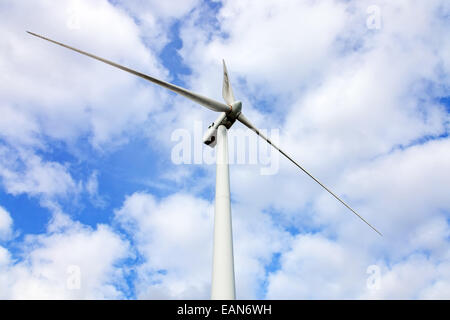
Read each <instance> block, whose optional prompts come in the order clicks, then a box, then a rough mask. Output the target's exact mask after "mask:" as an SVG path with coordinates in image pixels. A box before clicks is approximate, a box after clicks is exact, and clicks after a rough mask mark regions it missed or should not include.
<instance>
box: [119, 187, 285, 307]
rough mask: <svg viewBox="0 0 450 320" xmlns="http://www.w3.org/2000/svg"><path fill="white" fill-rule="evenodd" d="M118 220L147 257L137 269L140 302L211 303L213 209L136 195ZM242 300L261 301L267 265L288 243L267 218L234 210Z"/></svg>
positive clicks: (184, 198)
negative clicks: (154, 300) (181, 301)
mask: <svg viewBox="0 0 450 320" xmlns="http://www.w3.org/2000/svg"><path fill="white" fill-rule="evenodd" d="M116 220H117V221H118V222H119V223H120V224H122V226H124V228H125V229H126V230H127V232H128V233H129V234H130V236H131V237H133V239H134V243H135V244H136V248H137V250H138V252H139V254H140V255H142V257H143V258H144V262H143V264H142V265H139V266H138V267H137V270H138V278H137V279H136V283H135V285H136V289H137V292H136V295H137V297H138V298H165V299H169V298H172V299H173V298H175V299H180V298H185V299H199V298H201V299H208V298H209V296H210V282H211V266H212V240H213V234H212V230H213V206H212V205H211V204H210V203H208V202H206V201H205V200H202V199H199V198H195V197H192V196H189V195H187V194H173V195H171V196H169V197H167V198H164V199H162V200H160V201H157V200H156V199H155V198H154V197H153V196H152V195H151V194H146V193H135V194H133V195H131V196H129V197H128V198H127V199H126V201H125V202H124V205H123V206H122V208H120V209H119V210H118V211H116ZM233 233H234V241H235V243H234V255H235V263H236V267H235V272H236V283H237V285H236V286H237V295H238V298H243V299H245V298H255V297H257V296H258V294H259V288H260V286H262V282H263V280H264V278H265V275H266V274H265V269H264V266H265V265H267V264H269V263H270V262H271V259H272V255H273V254H274V253H275V252H277V251H279V250H281V248H282V247H283V245H282V242H284V241H286V239H285V235H283V233H281V232H279V231H277V230H274V225H273V222H272V221H271V219H270V217H269V216H267V215H264V216H261V214H260V213H259V212H256V211H254V210H252V209H251V208H246V207H241V206H239V205H238V204H237V205H236V206H235V207H233Z"/></svg>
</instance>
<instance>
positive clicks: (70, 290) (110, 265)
mask: <svg viewBox="0 0 450 320" xmlns="http://www.w3.org/2000/svg"><path fill="white" fill-rule="evenodd" d="M61 221H64V223H61ZM0 249H1V250H0V264H1V265H2V273H1V274H0V297H1V298H2V299H117V298H123V297H124V293H123V291H121V289H123V288H124V287H126V284H125V282H124V281H125V280H124V276H125V270H124V269H122V268H118V267H117V266H116V263H118V262H119V261H121V260H122V259H125V258H127V257H129V244H128V242H127V241H125V240H123V239H122V238H121V237H120V236H119V235H117V234H116V233H115V232H114V231H112V230H111V228H110V227H108V226H106V225H98V226H97V227H96V228H95V229H93V228H90V227H87V226H84V225H82V224H80V223H77V222H74V221H72V220H70V218H68V217H67V216H65V217H56V219H55V220H54V222H51V223H50V224H49V228H48V233H46V234H39V235H27V236H26V238H25V241H24V243H22V250H23V252H22V254H21V255H22V257H21V260H20V261H19V262H16V261H15V260H13V259H11V258H10V256H11V255H10V254H9V253H8V252H7V251H6V250H5V249H4V248H0ZM74 268H75V269H74ZM73 270H75V271H76V272H73ZM78 271H79V273H78ZM78 275H79V276H80V277H79V280H78V278H75V280H74V279H73V277H78ZM78 281H79V282H78ZM78 285H79V287H78Z"/></svg>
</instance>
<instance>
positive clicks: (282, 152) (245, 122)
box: [237, 113, 382, 236]
mask: <svg viewBox="0 0 450 320" xmlns="http://www.w3.org/2000/svg"><path fill="white" fill-rule="evenodd" d="M237 119H238V120H239V121H240V122H241V123H242V124H244V125H245V126H247V127H248V128H249V129H251V130H253V131H254V132H255V133H256V134H257V135H259V136H260V137H261V138H262V139H264V140H266V141H267V142H268V143H269V144H270V145H272V147H274V148H275V149H277V150H278V151H279V152H280V153H281V154H282V155H284V156H285V157H286V158H288V159H289V160H290V161H291V162H292V163H293V164H295V165H296V166H297V167H298V168H300V170H302V171H303V172H304V173H306V174H307V175H308V176H309V177H310V178H311V179H313V180H314V181H315V182H317V183H318V184H319V185H320V186H321V187H322V188H324V189H325V190H326V191H328V193H329V194H331V195H332V196H333V197H335V198H336V199H337V200H338V201H339V202H340V203H342V204H343V205H344V206H345V207H346V208H347V209H349V210H350V211H351V212H353V213H354V214H355V215H356V216H358V218H360V219H361V220H362V221H364V222H365V223H366V224H367V225H368V226H369V227H371V228H372V229H373V230H374V231H375V232H376V233H378V234H379V235H380V236H382V234H381V232H380V231H378V230H377V229H375V227H373V226H372V225H371V224H370V223H369V222H367V221H366V220H365V219H364V218H363V217H362V216H360V215H359V214H358V213H357V212H356V211H355V210H353V209H352V208H351V207H350V206H349V205H348V204H346V203H345V202H344V201H343V200H341V199H340V198H339V197H338V196H337V195H335V194H334V193H333V192H332V191H331V190H330V189H328V188H327V187H326V186H325V185H323V184H322V183H321V182H320V181H319V180H317V179H316V178H315V177H314V176H313V175H312V174H310V173H309V172H308V171H306V169H304V168H303V167H302V166H301V165H299V164H298V163H297V162H296V161H294V160H293V159H292V158H291V157H289V156H288V155H287V154H286V153H285V152H284V151H283V150H281V149H280V148H278V147H277V146H276V145H274V144H273V143H272V141H270V140H269V139H268V138H267V137H265V136H264V135H263V134H262V133H261V132H260V131H259V130H258V129H257V128H256V127H255V126H254V125H253V124H251V122H250V121H249V120H248V119H247V118H246V117H245V116H244V115H243V114H242V113H240V114H239V116H238V118H237Z"/></svg>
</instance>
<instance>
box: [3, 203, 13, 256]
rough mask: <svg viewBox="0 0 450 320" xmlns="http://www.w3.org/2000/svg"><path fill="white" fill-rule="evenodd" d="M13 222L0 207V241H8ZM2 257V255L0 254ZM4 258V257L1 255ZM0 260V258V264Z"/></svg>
mask: <svg viewBox="0 0 450 320" xmlns="http://www.w3.org/2000/svg"><path fill="white" fill-rule="evenodd" d="M12 224H13V221H12V219H11V216H10V214H9V212H8V211H6V210H5V209H4V208H3V207H0V241H2V240H3V241H4V240H9V239H10V237H11V235H12ZM0 255H2V253H0ZM3 256H4V255H3ZM1 261H2V258H1V257H0V264H1Z"/></svg>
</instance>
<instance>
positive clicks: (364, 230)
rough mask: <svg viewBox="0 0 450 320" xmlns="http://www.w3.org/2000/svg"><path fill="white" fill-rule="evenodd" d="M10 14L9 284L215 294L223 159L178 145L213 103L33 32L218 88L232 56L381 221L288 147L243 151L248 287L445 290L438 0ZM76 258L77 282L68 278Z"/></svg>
mask: <svg viewBox="0 0 450 320" xmlns="http://www.w3.org/2000/svg"><path fill="white" fill-rule="evenodd" d="M374 6H375V7H374ZM374 8H375V9H374ZM6 10H8V12H9V14H8V16H7V18H6V19H5V21H2V22H1V24H2V28H0V29H1V30H2V31H0V35H1V36H2V39H5V40H4V46H3V47H2V48H1V49H0V55H1V60H0V61H4V62H5V61H7V62H8V63H0V72H1V74H2V75H3V76H2V77H3V79H4V80H5V81H4V85H3V86H2V89H0V91H1V94H0V109H1V110H2V115H3V116H2V119H1V120H0V271H1V272H0V298H13V299H14V298H67V299H71V298H87V299H103V298H108V299H152V298H164V299H176V298H187V299H207V298H209V291H210V277H211V274H210V272H211V270H210V266H211V253H212V227H213V207H214V184H215V180H214V178H215V167H214V165H211V164H206V163H200V164H180V165H177V164H175V163H174V161H173V157H174V155H173V150H174V147H175V146H176V145H177V143H178V141H176V140H175V139H174V133H176V132H185V133H186V134H187V135H188V136H189V139H190V143H191V147H192V148H195V147H194V144H195V143H200V142H201V141H198V140H199V139H197V140H196V137H195V134H196V126H198V125H200V126H201V127H202V128H203V129H202V130H206V128H207V126H208V124H209V123H210V122H212V121H213V120H214V119H215V117H216V115H215V114H213V113H212V112H211V111H209V110H206V109H204V108H202V107H201V106H198V105H195V104H193V103H191V102H190V101H186V100H185V99H183V98H182V97H179V96H176V95H175V94H173V93H171V92H166V90H164V89H162V88H158V87H156V86H155V85H153V84H151V83H147V82H145V81H143V80H142V79H136V78H135V77H133V76H132V75H128V74H126V73H124V72H122V71H120V70H116V69H114V68H111V67H110V66H106V65H102V64H101V63H99V62H96V61H91V60H90V59H88V58H86V57H83V56H80V55H77V54H75V53H72V52H70V51H68V50H65V49H62V48H58V47H56V46H54V45H52V44H50V43H46V42H44V41H41V40H39V39H36V38H33V37H31V36H29V35H28V34H26V33H25V30H31V31H33V32H36V33H41V34H44V35H46V36H49V37H51V38H53V39H55V40H57V41H62V42H65V43H68V44H71V45H74V46H77V47H79V48H81V49H83V50H86V51H88V52H92V53H94V54H98V55H100V56H103V57H105V58H107V59H110V60H113V61H117V62H119V63H123V64H126V65H127V66H130V67H132V68H134V69H137V70H139V71H142V72H144V73H148V74H150V75H153V76H155V77H159V78H161V79H164V80H167V81H169V82H172V83H175V84H177V85H181V86H183V87H186V88H189V89H192V90H194V91H196V92H199V93H202V94H204V95H207V96H210V97H212V98H214V99H217V100H221V99H222V98H221V88H222V82H221V81H222V70H221V59H222V58H224V59H225V60H226V61H227V66H228V70H229V73H230V78H231V83H232V85H233V89H234V93H235V96H236V97H237V98H238V99H240V100H242V101H243V105H244V107H243V108H244V110H245V113H246V115H247V117H249V118H250V119H251V120H252V122H254V123H255V124H256V125H257V126H258V127H259V128H261V129H265V130H268V132H272V133H273V132H275V131H273V130H276V132H278V133H279V140H280V141H279V143H280V145H281V146H282V148H284V149H285V150H286V151H287V152H288V153H289V154H291V155H292V156H293V157H294V158H295V159H297V160H299V162H300V163H302V164H303V165H304V166H305V167H306V168H307V169H309V170H310V171H311V172H312V173H313V174H314V175H316V176H317V177H318V178H319V179H320V180H322V181H323V182H324V183H325V184H326V185H328V186H330V187H331V189H332V190H335V191H336V193H337V194H339V195H342V196H343V198H344V199H345V200H346V201H347V202H348V203H349V204H350V205H351V206H352V207H354V208H355V209H357V211H358V212H360V213H361V214H362V215H363V216H364V217H365V218H367V220H368V221H370V222H371V223H373V224H374V225H375V226H376V227H377V228H378V229H380V230H381V232H382V233H383V235H384V236H383V238H380V237H378V236H377V235H376V234H375V233H374V232H372V231H371V230H370V229H369V228H368V227H367V226H366V225H364V224H363V223H361V222H360V221H359V220H358V219H356V218H355V217H354V216H352V215H351V213H349V212H347V211H346V209H345V208H344V207H342V206H341V205H340V204H339V203H336V201H335V200H334V199H333V198H332V197H330V196H329V195H328V194H326V192H324V191H323V190H321V188H320V187H319V186H317V185H315V184H314V183H313V181H311V180H310V179H309V178H307V177H306V176H304V175H303V174H302V173H301V172H298V170H297V169H296V168H295V167H294V166H293V165H292V164H290V163H289V162H288V161H287V160H286V159H282V158H280V159H279V163H278V167H277V171H276V173H275V174H272V175H264V174H261V172H262V171H261V168H262V167H263V166H264V164H262V163H257V164H244V165H239V164H234V165H232V166H231V177H230V179H231V188H232V208H233V209H232V211H233V233H234V249H235V264H236V267H235V268H236V288H237V297H238V298H248V299H252V298H257V299H265V298H269V299H285V298H287V299H330V298H331V299H336V298H345V299H348V298H350V299H361V298H363V299H366V298H369V299H393V298H394V299H395V298H401V299H427V298H446V299H448V298H449V297H450V273H449V272H448V270H450V251H449V248H450V247H449V241H450V226H449V217H450V202H449V197H448V192H447V190H448V187H447V186H448V185H449V183H450V167H449V164H450V152H449V150H450V148H449V144H450V140H449V139H448V130H449V123H450V122H449V119H450V117H449V114H450V113H449V110H450V100H449V97H450V91H449V86H450V81H449V76H448V75H449V69H450V61H449V58H448V52H449V50H450V49H449V48H450V42H449V40H448V27H449V24H448V21H447V20H448V19H445V17H447V16H448V14H449V12H450V8H449V6H448V5H447V4H446V3H445V1H437V0H436V1H429V2H426V3H422V2H418V1H417V2H413V3H412V4H411V3H410V2H408V1H398V2H395V3H392V2H390V1H375V2H366V1H332V0H327V1H323V2H321V3H310V2H309V1H305V2H302V1H286V2H283V3H280V2H277V1H267V2H264V3H260V4H259V5H257V6H256V5H255V3H252V2H248V3H247V2H245V3H244V2H239V3H238V2H232V1H223V2H220V1H206V2H204V1H197V0H191V1H176V3H172V2H170V4H169V2H167V3H161V2H160V1H148V2H146V3H144V2H141V1H126V2H125V1H109V2H108V1H104V0H98V1H82V0H79V1H75V0H73V1H69V0H68V1H60V2H58V5H56V6H54V5H52V6H50V4H48V3H47V2H45V1H34V2H33V3H32V4H31V5H30V4H29V2H25V1H5V2H3V3H2V4H1V5H0V11H2V12H6ZM269 119H270V121H269ZM177 130H178V131H177ZM239 130H241V131H239ZM270 130H272V131H270ZM202 133H203V132H202ZM233 133H235V134H237V135H239V134H243V135H245V134H246V131H244V128H243V127H242V126H241V125H240V124H236V125H235V126H234V127H233ZM202 148H203V149H200V150H209V149H208V147H206V146H204V147H202ZM194 152H195V150H194ZM271 157H274V154H271ZM271 159H272V158H271ZM272 160H273V159H272ZM71 266H76V267H77V268H79V269H77V270H79V275H80V277H81V283H80V287H79V288H75V289H74V288H69V287H70V285H69V284H68V283H69V282H70V281H72V280H73V278H72V276H73V274H71V273H70V272H69V271H68V270H72V269H70V268H71ZM370 266H375V268H377V269H376V270H379V274H378V275H377V277H378V278H377V281H378V282H376V283H377V284H378V286H376V287H374V286H370V285H368V284H367V283H368V282H367V281H368V279H371V278H370V276H371V275H370V274H369V273H368V271H367V270H369V269H368V268H369V267H370ZM370 270H372V269H370ZM418 275H420V276H418Z"/></svg>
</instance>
